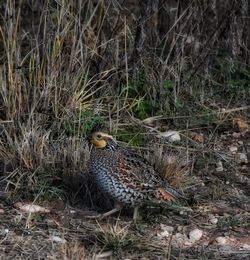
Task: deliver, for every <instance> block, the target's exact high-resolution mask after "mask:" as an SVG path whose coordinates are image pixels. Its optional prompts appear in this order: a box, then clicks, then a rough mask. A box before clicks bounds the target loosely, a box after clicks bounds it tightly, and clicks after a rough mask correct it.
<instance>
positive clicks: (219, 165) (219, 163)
mask: <svg viewBox="0 0 250 260" xmlns="http://www.w3.org/2000/svg"><path fill="white" fill-rule="evenodd" d="M216 171H217V172H223V171H224V169H223V165H222V162H221V161H219V162H217V163H216Z"/></svg>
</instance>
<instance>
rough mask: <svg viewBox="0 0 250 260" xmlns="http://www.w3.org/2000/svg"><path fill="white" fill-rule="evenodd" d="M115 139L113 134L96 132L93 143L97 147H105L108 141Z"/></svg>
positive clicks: (92, 139)
mask: <svg viewBox="0 0 250 260" xmlns="http://www.w3.org/2000/svg"><path fill="white" fill-rule="evenodd" d="M110 139H113V137H112V136H111V135H108V134H105V133H102V132H95V133H93V135H92V138H91V143H92V144H93V145H94V146H95V147H96V148H105V147H106V145H107V141H108V140H110Z"/></svg>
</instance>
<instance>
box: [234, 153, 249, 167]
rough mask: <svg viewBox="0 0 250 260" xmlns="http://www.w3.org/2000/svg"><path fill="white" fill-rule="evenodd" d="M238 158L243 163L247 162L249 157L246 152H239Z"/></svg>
mask: <svg viewBox="0 0 250 260" xmlns="http://www.w3.org/2000/svg"><path fill="white" fill-rule="evenodd" d="M236 156H237V160H238V162H239V163H242V164H247V163H248V159H247V156H246V154H244V153H237V155H236Z"/></svg>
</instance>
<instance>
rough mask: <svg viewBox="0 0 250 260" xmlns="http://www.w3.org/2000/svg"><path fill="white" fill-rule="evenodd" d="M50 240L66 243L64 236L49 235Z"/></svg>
mask: <svg viewBox="0 0 250 260" xmlns="http://www.w3.org/2000/svg"><path fill="white" fill-rule="evenodd" d="M50 240H51V241H53V242H56V243H62V244H65V243H66V240H65V239H64V238H60V237H58V236H51V237H50Z"/></svg>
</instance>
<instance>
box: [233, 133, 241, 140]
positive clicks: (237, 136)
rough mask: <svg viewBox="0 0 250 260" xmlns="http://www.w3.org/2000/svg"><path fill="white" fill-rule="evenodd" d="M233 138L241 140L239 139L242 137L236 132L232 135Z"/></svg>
mask: <svg viewBox="0 0 250 260" xmlns="http://www.w3.org/2000/svg"><path fill="white" fill-rule="evenodd" d="M232 136H233V138H235V139H239V138H240V137H241V133H237V132H234V133H233V134H232Z"/></svg>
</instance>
